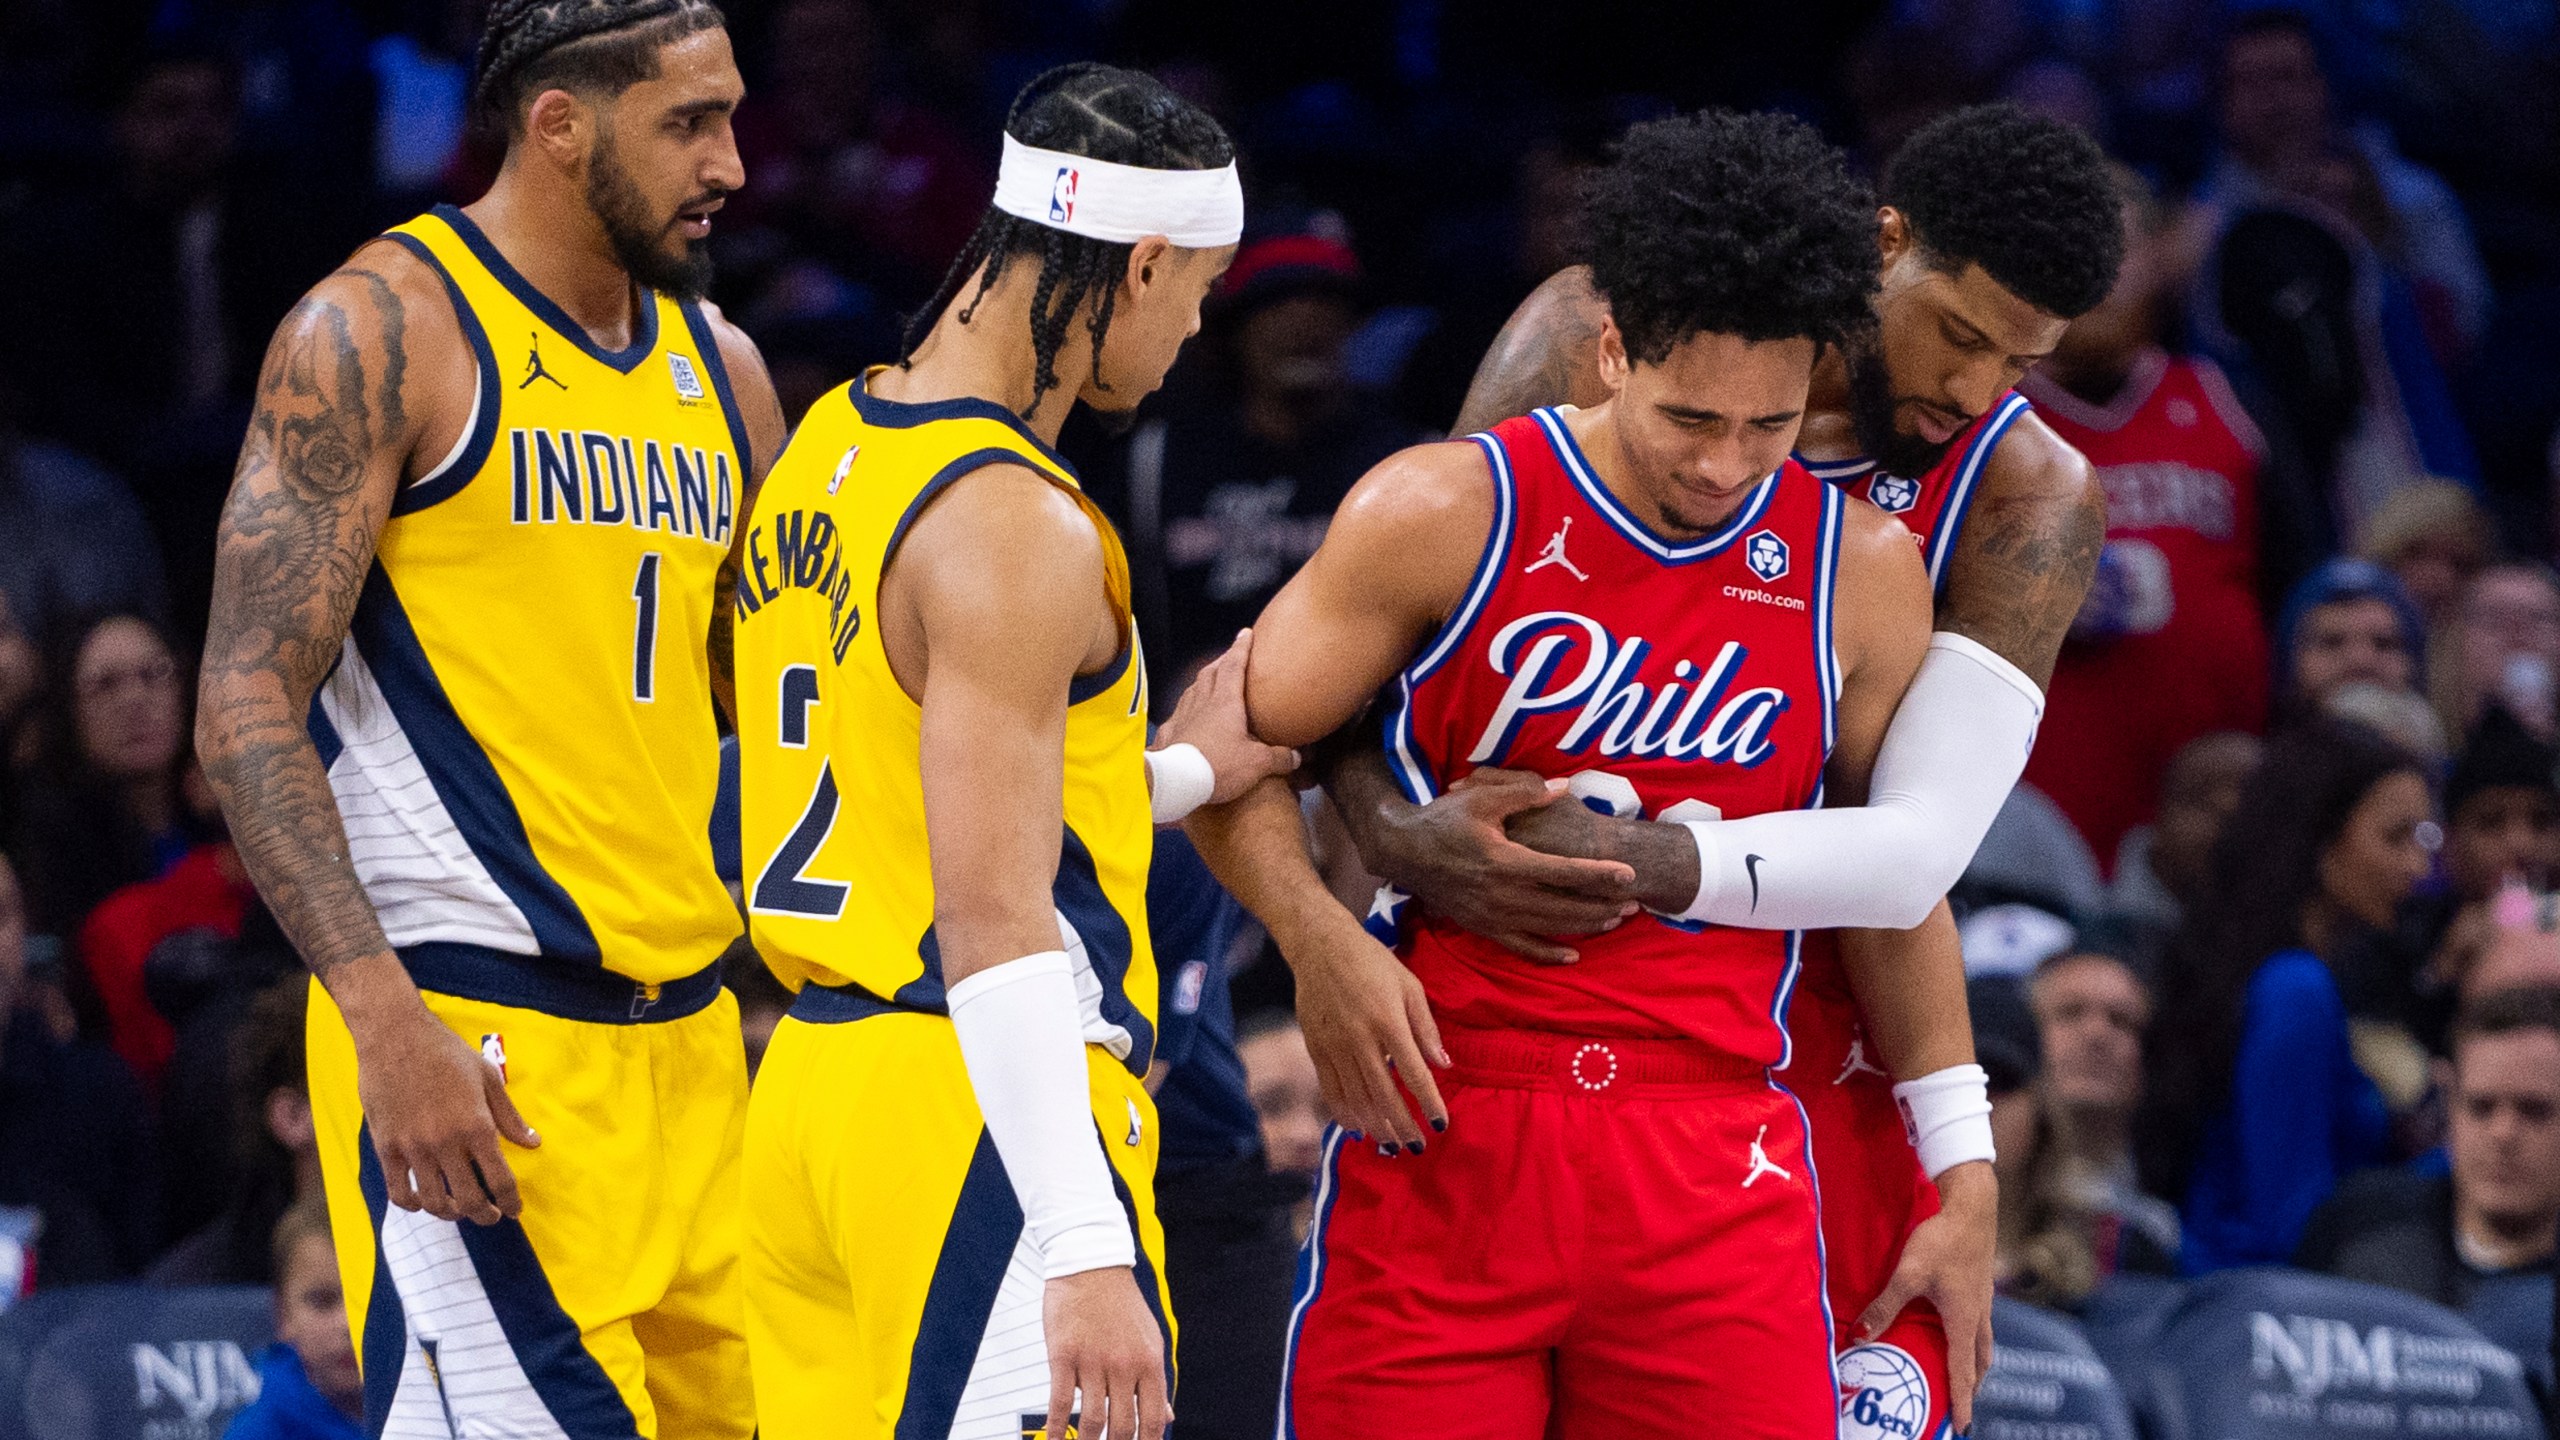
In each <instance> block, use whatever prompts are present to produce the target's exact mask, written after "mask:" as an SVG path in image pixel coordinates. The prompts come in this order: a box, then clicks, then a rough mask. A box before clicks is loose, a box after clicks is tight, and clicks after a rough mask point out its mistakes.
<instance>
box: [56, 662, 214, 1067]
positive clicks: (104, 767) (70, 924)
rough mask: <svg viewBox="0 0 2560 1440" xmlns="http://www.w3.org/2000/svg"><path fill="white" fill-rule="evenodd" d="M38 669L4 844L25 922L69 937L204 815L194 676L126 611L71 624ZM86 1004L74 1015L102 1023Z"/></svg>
mask: <svg viewBox="0 0 2560 1440" xmlns="http://www.w3.org/2000/svg"><path fill="white" fill-rule="evenodd" d="M48 670H49V674H48V676H47V679H46V683H45V700H44V706H43V711H42V714H41V716H40V719H39V723H40V725H41V726H42V729H41V732H40V734H39V736H38V741H37V754H36V763H35V768H34V770H33V772H32V773H31V774H30V776H29V777H28V782H27V786H26V790H25V793H24V797H23V800H22V803H21V814H20V815H19V817H18V828H17V833H16V835H15V836H14V837H13V843H12V847H11V848H12V851H13V854H14V856H15V857H16V859H17V861H18V863H19V866H20V869H21V871H22V873H23V874H24V876H25V880H26V889H27V911H28V919H29V923H30V924H31V926H32V927H33V928H34V929H36V930H37V931H40V932H42V933H45V934H50V935H59V936H63V937H65V938H69V937H72V936H76V935H77V934H79V931H80V925H81V922H83V921H84V920H86V919H87V918H88V915H89V912H90V911H91V910H92V909H94V908H96V906H97V904H98V902H99V901H101V900H103V899H105V898H106V897H107V896H108V895H109V894H111V893H113V892H114V891H116V890H117V889H120V888H121V887H123V886H126V885H130V884H132V883H134V882H135V881H138V880H148V879H151V878H153V877H154V876H157V875H160V874H162V873H164V872H165V871H167V870H168V868H169V867H170V866H172V865H175V864H176V863H177V862H178V861H179V860H181V859H183V858H185V856H186V855H187V853H188V852H189V851H190V850H192V849H193V848H194V847H195V845H196V844H197V843H198V842H199V841H200V840H202V839H203V838H204V822H203V820H201V819H200V818H199V814H198V810H197V807H196V806H194V805H192V804H191V803H190V801H189V797H188V793H187V792H188V786H187V783H186V777H187V775H188V772H189V770H190V769H191V768H192V763H193V761H192V757H191V756H190V755H189V754H188V753H187V747H186V743H185V742H186V734H187V701H188V696H189V695H190V693H192V689H193V687H192V686H190V685H189V684H188V683H187V677H186V674H185V672H184V669H183V667H181V666H180V665H179V663H178V658H177V656H176V655H175V654H173V653H172V652H171V651H170V648H169V642H168V641H167V640H166V639H165V638H164V637H163V635H162V633H161V631H160V629H159V627H158V626H155V625H153V624H152V623H151V622H150V621H148V620H145V619H143V618H142V617H140V616H138V615H129V614H125V615H108V616H105V617H103V618H100V619H95V620H91V621H89V622H87V623H86V624H81V625H75V626H72V627H70V628H69V629H68V630H67V631H66V632H65V634H64V639H63V640H62V641H61V642H59V643H57V644H56V645H55V646H54V647H53V655H52V657H51V664H50V665H49V667H48ZM73 979H74V984H75V992H76V991H77V990H81V989H86V988H87V987H86V986H85V985H82V984H81V983H80V977H79V976H77V975H75V976H74V977H73ZM89 1003H90V1008H91V1012H92V1013H90V1014H88V1015H85V1016H84V1017H83V1023H84V1024H88V1025H99V1024H102V1023H103V1016H102V1015H99V1014H97V1013H95V1002H94V993H92V998H91V1000H90V1002H89Z"/></svg>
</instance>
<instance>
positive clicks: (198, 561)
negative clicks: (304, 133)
mask: <svg viewBox="0 0 2560 1440" xmlns="http://www.w3.org/2000/svg"><path fill="white" fill-rule="evenodd" d="M357 34H358V37H359V41H360V37H361V31H358V32H357ZM128 44H130V42H128ZM220 44H221V42H220V37H216V38H215V41H214V43H213V44H212V45H198V44H195V43H194V42H192V41H184V40H176V39H172V40H170V41H168V42H166V43H165V44H164V43H162V42H157V41H155V42H153V44H152V46H151V47H150V48H149V49H148V51H147V53H145V54H144V55H143V57H142V58H141V59H139V60H138V61H136V62H134V63H132V65H131V69H130V71H129V79H128V83H127V84H126V87H125V90H124V93H123V95H122V98H121V101H120V103H119V105H118V108H117V111H116V114H115V117H114V124H113V126H112V135H113V141H114V143H113V147H112V149H111V151H110V152H109V153H108V154H107V155H106V156H104V157H102V158H103V159H104V160H105V161H106V162H107V163H103V164H90V165H86V166H83V167H82V169H81V171H80V183H77V184H75V185H71V186H66V187H64V189H63V191H62V192H61V193H57V194H50V195H44V196H41V197H40V198H39V199H38V200H37V201H36V202H35V203H31V204H28V205H27V206H25V207H24V208H23V209H22V210H21V211H20V213H19V214H17V215H16V216H13V218H12V223H11V225H10V226H9V227H8V233H7V234H6V235H0V264H6V265H7V266H8V273H9V275H10V277H11V280H12V290H13V301H12V305H11V319H12V322H13V326H14V329H15V332H16V338H17V342H18V343H17V344H15V345H14V346H13V347H11V348H12V351H13V352H14V353H0V373H6V374H8V375H9V377H10V381H9V388H10V389H12V390H13V391H15V392H16V393H18V394H20V395H22V396H24V397H25V399H26V401H27V404H26V406H25V410H24V413H23V415H22V416H21V419H22V420H23V421H24V423H25V424H26V425H27V427H28V428H29V429H30V430H32V431H35V432H37V433H40V434H42V435H44V436H46V437H48V438H51V439H56V440H60V441H63V442H65V443H67V444H70V445H72V446H75V447H77V448H78V449H79V450H80V451H81V452H82V453H84V454H87V455H91V456H94V457H96V458H97V459H99V460H100V461H103V462H104V463H106V464H107V465H109V466H111V467H113V468H114V469H115V470H117V471H118V472H120V473H121V474H122V475H123V476H124V477H125V478H126V479H127V480H128V481H130V482H131V484H132V486H133V489H134V494H135V498H137V499H138V500H139V501H140V502H141V505H142V508H143V511H144V513H145V514H146V515H147V516H148V517H149V518H150V522H151V526H152V529H153V530H154V532H155V533H156V534H157V536H158V538H159V548H160V554H161V557H162V560H163V561H164V562H165V564H166V566H167V570H168V577H167V578H168V596H169V607H168V615H169V618H170V620H171V622H172V623H173V624H175V625H176V626H178V627H179V629H180V630H181V632H182V633H185V634H189V635H192V634H194V633H196V632H197V631H199V630H200V628H201V626H202V616H203V615H204V612H205V609H206V605H207V597H208V596H210V595H211V593H212V570H213V532H214V526H215V523H216V521H217V520H218V518H219V516H220V513H221V507H222V498H223V495H224V494H225V492H226V491H227V490H228V488H229V480H230V476H231V467H232V463H233V462H234V461H235V460H236V459H237V458H238V453H239V448H240V433H241V430H242V429H243V428H244V427H245V425H246V424H247V420H248V409H247V406H248V396H249V391H250V388H251V386H252V384H253V383H254V382H255V380H256V378H257V372H258V361H259V357H260V356H261V355H262V354H264V353H265V350H266V343H267V337H268V335H269V334H270V333H272V332H273V330H274V329H275V326H276V322H277V321H278V320H280V319H282V318H283V317H284V314H285V312H286V311H287V310H289V309H291V308H292V306H293V303H294V301H295V299H296V297H297V296H299V295H300V294H301V293H302V291H303V290H304V289H306V288H308V287H309V286H310V285H311V283H312V282H313V281H314V280H316V279H318V278H319V277H320V276H322V275H325V274H327V273H328V272H329V270H330V269H331V267H333V266H335V265H336V264H337V263H338V262H339V261H340V260H342V259H344V258H346V255H347V253H348V251H350V250H351V249H353V248H354V246H355V244H356V243H357V242H358V241H359V240H361V239H362V238H363V235H362V222H361V221H360V220H358V219H356V218H355V217H354V216H353V215H352V214H351V213H348V211H347V206H346V202H347V201H348V200H349V199H350V198H351V197H353V196H357V195H361V194H363V193H364V192H365V191H366V190H367V189H368V188H369V187H367V186H366V184H365V183H364V180H363V178H362V177H363V169H362V167H361V165H357V166H352V167H348V168H347V169H344V170H337V171H327V172H322V173H318V174H297V173H292V172H290V171H286V172H282V173H279V172H276V171H272V170H267V169H262V168H260V167H259V166H258V165H256V164H253V163H251V162H250V161H249V160H248V159H247V158H246V157H244V156H243V154H242V147H241V143H240V142H241V135H240V128H241V118H242V115H241V112H242V95H243V88H244V87H243V84H242V81H243V72H242V71H241V70H240V69H238V68H237V67H236V66H235V65H234V63H233V61H232V60H231V58H229V56H227V55H226V54H224V53H222V51H221V48H220ZM127 53H129V54H130V53H132V51H131V50H128V52H127ZM247 78H248V79H249V80H250V81H252V82H254V83H253V84H252V85H251V86H250V87H249V88H252V89H254V90H256V95H255V96H254V97H253V108H254V103H256V102H268V101H273V100H275V99H276V98H277V93H278V91H279V90H280V89H281V85H280V83H279V82H281V81H282V80H283V78H284V77H281V76H279V75H276V74H274V73H271V72H267V71H260V72H258V73H256V74H253V75H249V76H248V77H247ZM354 78H355V79H356V82H357V88H358V92H359V94H360V93H361V87H362V79H361V75H358V76H356V77H354ZM312 138H314V139H315V140H319V141H321V142H322V143H330V144H335V143H341V142H345V141H349V140H352V142H353V144H354V145H355V146H358V147H361V146H362V145H363V143H364V127H363V125H362V124H361V122H359V123H357V124H355V125H353V126H350V127H344V128H342V129H339V130H333V131H330V132H328V133H327V134H326V135H325V136H315V137H312Z"/></svg>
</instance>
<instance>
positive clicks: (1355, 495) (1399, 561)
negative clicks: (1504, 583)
mask: <svg viewBox="0 0 2560 1440" xmlns="http://www.w3.org/2000/svg"><path fill="white" fill-rule="evenodd" d="M1494 485H1495V479H1494V474H1493V465H1492V462H1491V461H1489V460H1488V459H1487V458H1486V457H1485V452H1484V447H1483V446H1481V445H1479V444H1477V443H1476V442H1474V441H1472V440H1444V441H1436V442H1433V443H1431V444H1426V445H1414V446H1410V447H1408V448H1406V449H1403V450H1399V451H1397V452H1396V453H1395V454H1393V455H1390V456H1388V457H1387V458H1386V459H1384V460H1381V461H1379V462H1378V463H1377V464H1376V465H1374V466H1371V467H1370V469H1369V473H1367V474H1366V475H1363V476H1361V477H1360V481H1359V483H1358V484H1356V485H1354V486H1352V487H1351V493H1350V494H1348V495H1346V496H1344V497H1343V501H1342V504H1341V506H1340V507H1339V508H1337V509H1336V510H1335V511H1334V516H1333V523H1332V525H1331V526H1330V527H1329V528H1328V529H1327V530H1326V532H1325V540H1324V544H1323V546H1322V547H1320V548H1319V550H1318V551H1317V561H1314V562H1310V563H1322V564H1323V565H1325V566H1326V567H1328V568H1331V567H1334V566H1343V565H1347V566H1350V567H1353V568H1355V569H1356V570H1357V571H1358V572H1359V573H1360V575H1361V577H1362V580H1363V583H1364V584H1366V585H1369V586H1372V587H1377V588H1379V589H1381V590H1382V591H1390V592H1393V593H1392V595H1385V596H1382V598H1385V599H1390V600H1392V599H1399V598H1405V599H1411V600H1413V601H1415V602H1417V603H1418V604H1420V605H1421V606H1422V607H1423V608H1426V609H1428V608H1431V607H1433V606H1435V605H1439V604H1441V603H1442V602H1444V601H1445V602H1446V603H1447V604H1448V605H1450V606H1454V605H1455V603H1456V600H1457V597H1458V596H1460V595H1462V594H1463V593H1464V592H1465V590H1466V585H1467V578H1468V577H1469V576H1470V575H1472V574H1473V573H1474V572H1475V568H1476V564H1477V561H1478V560H1479V559H1481V558H1482V556H1483V553H1484V547H1485V542H1486V539H1487V537H1488V536H1490V535H1491V534H1492V533H1493V517H1494V510H1495V505H1496V501H1495V494H1494ZM1328 552H1329V553H1328ZM1441 613H1446V611H1445V610H1443V611H1442V612H1441Z"/></svg>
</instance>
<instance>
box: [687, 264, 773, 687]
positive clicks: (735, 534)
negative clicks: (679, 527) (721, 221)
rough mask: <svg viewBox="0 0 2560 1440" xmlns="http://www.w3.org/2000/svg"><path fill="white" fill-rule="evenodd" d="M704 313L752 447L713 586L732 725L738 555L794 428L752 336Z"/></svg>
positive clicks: (708, 310) (718, 661) (715, 677)
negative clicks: (762, 492) (733, 596)
mask: <svg viewBox="0 0 2560 1440" xmlns="http://www.w3.org/2000/svg"><path fill="white" fill-rule="evenodd" d="M702 310H703V313H704V314H705V315H706V316H708V317H709V319H710V321H711V333H712V335H713V337H714V338H715V339H716V340H717V341H718V342H719V345H720V363H721V365H722V366H723V367H725V368H726V369H727V370H728V372H729V388H730V392H731V393H732V394H734V395H736V396H737V397H738V409H739V410H740V411H741V412H742V413H743V414H744V417H745V419H746V422H747V446H748V449H749V450H750V452H751V453H750V454H748V455H746V456H744V457H742V458H743V459H744V461H745V464H746V467H747V485H746V491H745V493H744V494H742V495H740V496H739V497H738V518H737V520H736V522H735V523H734V524H733V525H732V526H731V527H730V530H729V536H730V541H729V555H728V558H727V559H724V560H722V561H721V562H720V573H719V577H718V578H717V579H716V580H714V581H713V582H712V585H713V589H712V592H711V636H710V647H711V699H712V701H713V703H715V704H717V705H718V706H719V707H720V715H721V718H723V719H725V720H727V721H728V722H729V723H730V724H731V725H735V724H736V723H737V721H738V683H737V669H736V661H735V652H734V649H733V647H732V641H731V636H732V626H733V625H734V624H735V622H736V616H735V612H734V611H733V609H732V607H731V605H730V602H729V595H730V592H731V591H733V590H735V589H736V588H737V585H738V554H739V551H740V549H741V548H742V547H744V546H745V545H746V543H747V521H748V518H749V517H750V516H752V515H754V514H755V511H756V492H757V491H759V490H761V489H763V488H764V477H765V475H766V473H767V472H769V471H771V470H772V469H773V461H774V457H775V456H777V455H780V454H781V453H782V442H783V441H784V440H785V439H787V438H789V436H790V428H789V427H788V426H787V425H786V424H784V422H783V419H782V399H781V397H780V396H778V395H776V394H775V393H774V389H773V376H772V375H771V374H770V373H769V372H768V371H766V369H765V368H764V355H763V354H762V353H761V352H759V351H758V350H757V349H756V342H754V341H753V340H750V339H748V338H747V332H746V331H744V330H741V329H739V328H738V327H737V326H735V325H732V324H730V323H729V322H728V320H727V319H726V318H724V317H723V316H722V315H721V314H720V307H719V306H717V305H712V304H709V303H707V302H706V303H705V304H704V305H703V307H702Z"/></svg>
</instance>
